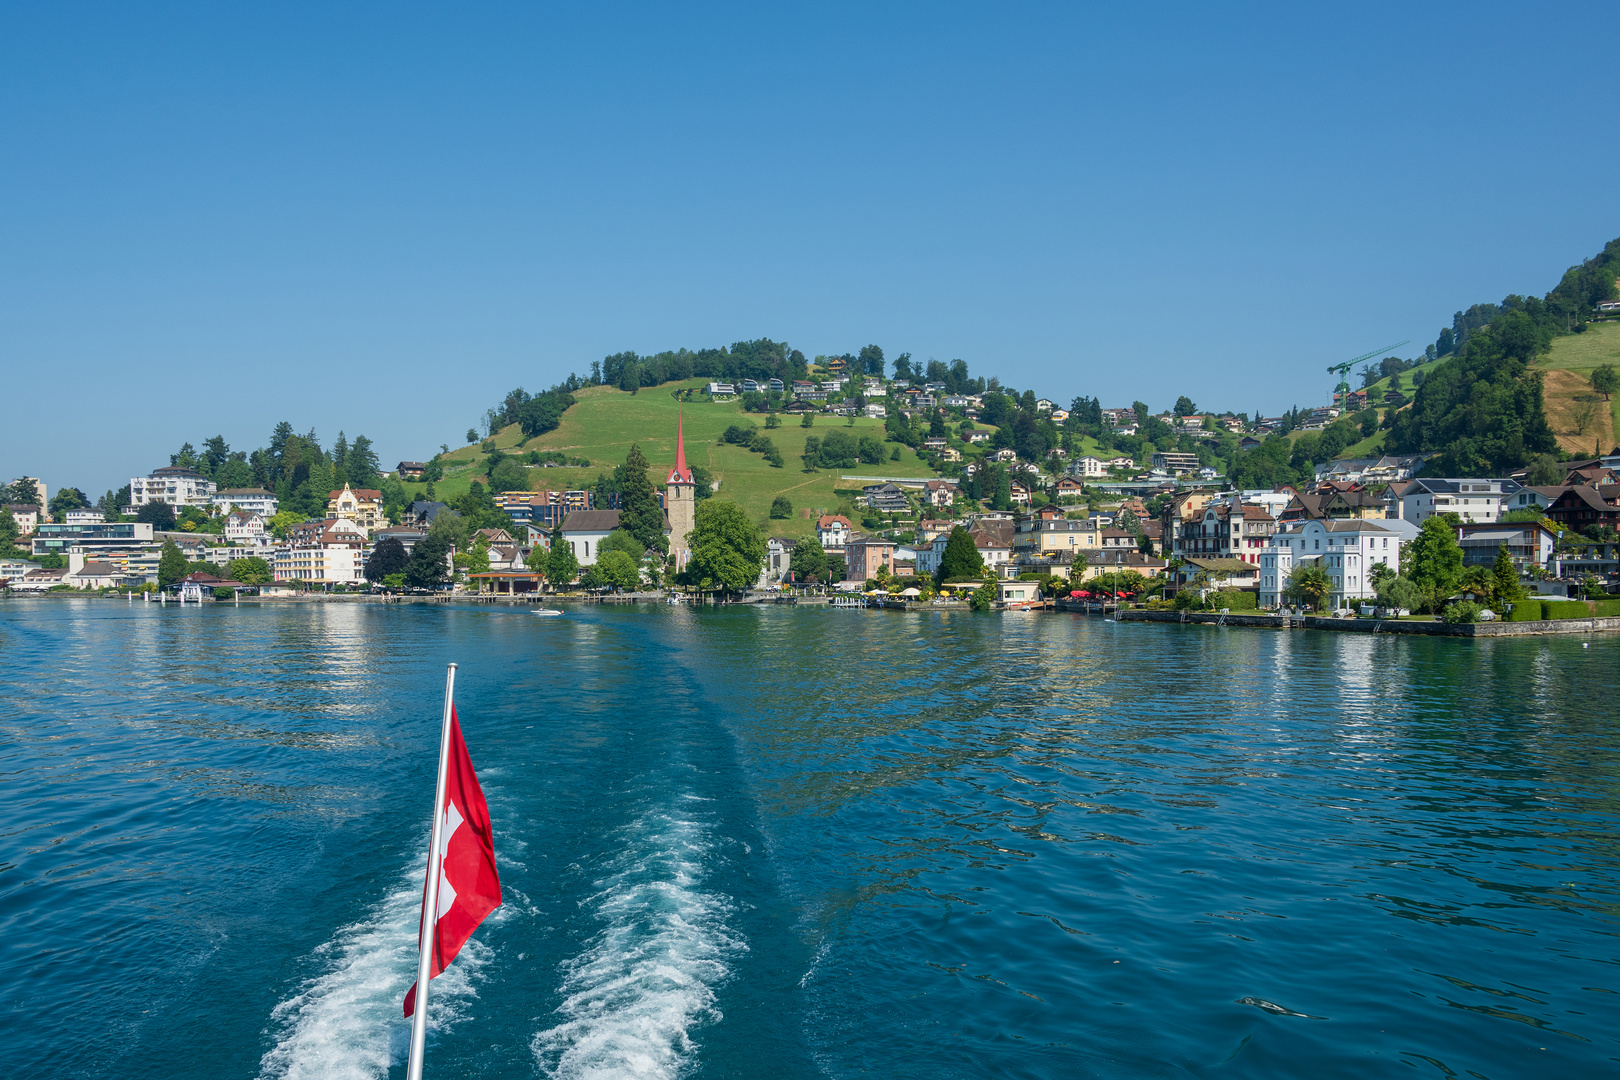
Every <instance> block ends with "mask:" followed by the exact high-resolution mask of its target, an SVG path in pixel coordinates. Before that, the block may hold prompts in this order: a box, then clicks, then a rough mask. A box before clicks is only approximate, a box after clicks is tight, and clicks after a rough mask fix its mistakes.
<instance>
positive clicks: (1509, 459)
mask: <svg viewBox="0 0 1620 1080" xmlns="http://www.w3.org/2000/svg"><path fill="white" fill-rule="evenodd" d="M1617 272H1620V239H1615V240H1611V241H1610V242H1609V243H1608V244H1607V245H1606V246H1605V247H1604V249H1603V251H1602V252H1601V253H1599V254H1598V255H1596V256H1594V257H1593V258H1590V259H1587V260H1586V261H1585V262H1583V263H1581V264H1580V265H1579V266H1574V267H1571V268H1570V269H1569V270H1568V271H1566V272H1565V274H1564V276H1563V279H1562V280H1560V281H1559V282H1558V284H1557V285H1556V286H1555V287H1554V288H1553V289H1552V291H1551V292H1549V293H1547V294H1546V296H1544V297H1536V296H1518V295H1513V296H1509V297H1507V298H1506V299H1504V300H1503V301H1502V302H1501V303H1500V304H1476V305H1474V306H1473V307H1471V308H1469V309H1468V311H1467V312H1466V313H1459V314H1458V316H1457V318H1456V320H1454V323H1453V326H1454V327H1455V329H1447V330H1443V331H1441V336H1440V341H1439V342H1437V343H1436V344H1437V345H1438V346H1440V347H1441V348H1443V349H1445V350H1447V351H1450V350H1453V349H1454V350H1455V352H1456V358H1455V359H1454V360H1453V361H1451V362H1449V363H1446V364H1442V365H1440V366H1439V367H1437V368H1435V369H1434V371H1433V372H1432V373H1431V374H1430V375H1429V377H1428V378H1427V379H1426V380H1425V381H1424V382H1423V385H1422V386H1420V387H1418V389H1417V393H1416V395H1415V398H1414V400H1413V402H1412V406H1411V408H1409V409H1402V410H1401V411H1399V412H1397V413H1396V414H1395V415H1394V418H1393V421H1392V423H1391V424H1390V435H1389V439H1388V441H1387V443H1386V444H1385V448H1386V449H1387V450H1388V451H1390V452H1392V453H1402V454H1410V453H1433V454H1437V455H1438V456H1437V457H1436V458H1434V459H1433V460H1431V461H1430V462H1429V464H1428V466H1427V468H1426V469H1425V471H1426V472H1428V473H1429V474H1430V475H1441V476H1486V475H1498V476H1500V475H1502V474H1504V473H1507V472H1511V471H1512V470H1514V469H1517V468H1521V467H1523V466H1524V465H1526V464H1528V463H1529V461H1530V459H1532V458H1533V457H1535V456H1536V455H1538V454H1552V453H1555V452H1556V451H1557V449H1558V444H1557V441H1556V440H1555V439H1554V437H1553V431H1552V428H1551V427H1550V426H1548V423H1547V417H1546V411H1545V409H1544V407H1543V401H1542V385H1541V376H1540V373H1538V372H1536V371H1534V370H1533V365H1534V364H1535V361H1536V359H1537V357H1539V356H1541V355H1542V354H1544V353H1546V352H1547V350H1548V349H1549V348H1550V347H1551V346H1552V342H1553V339H1554V338H1556V337H1558V336H1560V335H1564V334H1579V333H1584V332H1585V331H1586V327H1587V322H1588V321H1589V320H1590V319H1591V318H1592V317H1593V315H1595V314H1596V311H1597V305H1598V303H1599V302H1601V301H1604V300H1611V299H1614V298H1615V276H1616V273H1617Z"/></svg>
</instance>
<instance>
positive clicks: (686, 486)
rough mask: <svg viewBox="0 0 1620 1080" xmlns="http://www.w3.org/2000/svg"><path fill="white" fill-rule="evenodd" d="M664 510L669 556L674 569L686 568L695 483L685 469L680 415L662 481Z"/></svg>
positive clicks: (683, 434)
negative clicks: (671, 463)
mask: <svg viewBox="0 0 1620 1080" xmlns="http://www.w3.org/2000/svg"><path fill="white" fill-rule="evenodd" d="M664 511H665V513H667V514H668V515H669V553H670V554H671V555H673V556H675V567H676V569H678V570H684V569H686V561H687V560H688V559H690V558H691V557H692V526H693V525H694V523H695V516H696V513H697V481H696V480H694V479H692V470H691V469H689V468H687V467H686V439H685V433H684V432H683V431H682V423H681V417H680V414H679V413H677V414H676V418H675V467H674V468H673V469H671V470H670V471H669V479H668V480H666V481H665V482H664Z"/></svg>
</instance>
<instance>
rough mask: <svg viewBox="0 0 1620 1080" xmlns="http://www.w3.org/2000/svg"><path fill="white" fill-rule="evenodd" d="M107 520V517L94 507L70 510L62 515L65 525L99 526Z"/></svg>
mask: <svg viewBox="0 0 1620 1080" xmlns="http://www.w3.org/2000/svg"><path fill="white" fill-rule="evenodd" d="M106 520H107V516H106V515H105V514H103V513H102V512H101V511H100V510H97V509H96V508H95V507H93V506H87V507H85V508H84V509H82V510H69V511H67V512H66V513H64V514H63V515H62V524H64V525H99V524H100V523H101V522H103V521H106Z"/></svg>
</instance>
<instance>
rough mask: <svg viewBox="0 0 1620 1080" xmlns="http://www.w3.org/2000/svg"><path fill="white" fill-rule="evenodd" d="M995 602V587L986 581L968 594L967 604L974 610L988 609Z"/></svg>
mask: <svg viewBox="0 0 1620 1080" xmlns="http://www.w3.org/2000/svg"><path fill="white" fill-rule="evenodd" d="M995 602H996V587H995V585H994V584H992V583H991V582H988V581H987V582H985V583H984V584H983V585H980V586H979V587H978V588H977V589H974V590H973V591H972V592H971V593H969V594H968V606H969V607H971V608H972V609H973V610H974V611H989V610H990V609H991V608H992V607H994V606H995Z"/></svg>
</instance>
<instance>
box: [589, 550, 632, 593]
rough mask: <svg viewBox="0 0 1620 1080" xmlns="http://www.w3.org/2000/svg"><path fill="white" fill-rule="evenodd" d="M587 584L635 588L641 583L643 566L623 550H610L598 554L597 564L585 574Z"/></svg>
mask: <svg viewBox="0 0 1620 1080" xmlns="http://www.w3.org/2000/svg"><path fill="white" fill-rule="evenodd" d="M585 584H586V585H587V586H588V587H589V586H593V585H594V586H595V587H597V588H600V587H602V586H607V587H608V588H614V589H634V588H635V587H636V586H637V585H640V584H641V568H640V565H639V563H638V561H637V560H635V559H632V558H631V557H630V556H628V555H626V554H625V553H624V552H622V551H609V552H608V553H607V554H605V555H598V556H597V558H596V565H595V566H593V567H591V568H590V569H589V570H588V571H586V574H585Z"/></svg>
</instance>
